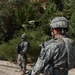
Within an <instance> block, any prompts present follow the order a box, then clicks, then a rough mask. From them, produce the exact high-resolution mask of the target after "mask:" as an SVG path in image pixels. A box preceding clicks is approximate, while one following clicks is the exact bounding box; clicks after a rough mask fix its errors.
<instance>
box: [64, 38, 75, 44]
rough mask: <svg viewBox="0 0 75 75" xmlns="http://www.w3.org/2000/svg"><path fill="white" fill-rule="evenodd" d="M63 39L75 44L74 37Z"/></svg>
mask: <svg viewBox="0 0 75 75" xmlns="http://www.w3.org/2000/svg"><path fill="white" fill-rule="evenodd" d="M65 40H68V41H69V42H70V43H71V44H75V41H74V39H70V38H65Z"/></svg>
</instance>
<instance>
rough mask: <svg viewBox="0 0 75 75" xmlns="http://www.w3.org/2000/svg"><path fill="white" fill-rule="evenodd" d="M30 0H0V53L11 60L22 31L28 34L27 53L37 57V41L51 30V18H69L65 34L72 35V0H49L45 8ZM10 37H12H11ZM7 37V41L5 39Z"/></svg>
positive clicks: (74, 3)
mask: <svg viewBox="0 0 75 75" xmlns="http://www.w3.org/2000/svg"><path fill="white" fill-rule="evenodd" d="M29 1H30V0H12V1H10V2H8V0H4V1H3V0H0V44H1V45H0V57H1V58H2V59H7V60H14V58H15V54H16V53H15V48H16V45H17V43H18V42H19V41H20V35H21V34H22V33H26V34H27V36H28V37H27V40H28V41H29V42H30V44H31V49H30V51H29V53H28V56H29V57H31V58H32V60H36V58H37V56H38V55H39V52H40V47H39V45H40V44H41V43H43V42H44V41H45V37H46V36H47V35H49V34H50V29H49V24H50V21H51V20H52V19H53V18H54V17H57V16H64V17H66V18H67V19H68V20H69V23H70V26H69V27H70V29H69V31H68V33H67V36H68V37H70V38H73V39H75V23H74V21H75V11H74V9H75V7H74V6H75V0H48V2H47V3H46V9H44V10H43V12H42V13H40V11H42V9H40V7H41V4H40V3H39V2H35V3H30V2H29ZM10 39H11V40H10ZM5 41H7V43H5Z"/></svg>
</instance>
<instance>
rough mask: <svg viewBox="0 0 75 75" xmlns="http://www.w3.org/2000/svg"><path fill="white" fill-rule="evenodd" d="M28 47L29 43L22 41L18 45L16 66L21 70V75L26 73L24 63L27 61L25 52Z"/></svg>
mask: <svg viewBox="0 0 75 75" xmlns="http://www.w3.org/2000/svg"><path fill="white" fill-rule="evenodd" d="M29 47H30V43H29V42H28V41H26V40H25V41H22V42H20V43H19V44H18V48H19V49H18V53H17V54H18V59H17V62H18V65H19V66H20V67H21V69H22V70H23V74H25V72H26V61H27V56H26V54H27V52H28V49H29Z"/></svg>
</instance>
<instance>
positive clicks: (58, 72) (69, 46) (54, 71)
mask: <svg viewBox="0 0 75 75" xmlns="http://www.w3.org/2000/svg"><path fill="white" fill-rule="evenodd" d="M50 28H51V36H52V39H51V40H49V41H46V42H44V43H43V44H42V46H41V52H40V55H39V57H38V59H37V62H36V64H35V65H34V67H33V68H32V70H31V72H30V73H29V75H39V74H40V73H41V72H42V73H43V75H68V70H69V69H71V68H73V66H74V64H75V48H74V46H73V42H72V41H71V39H69V38H67V37H65V33H66V32H67V31H68V28H69V23H68V20H67V19H66V18H65V17H56V18H54V19H53V20H52V21H51V24H50Z"/></svg>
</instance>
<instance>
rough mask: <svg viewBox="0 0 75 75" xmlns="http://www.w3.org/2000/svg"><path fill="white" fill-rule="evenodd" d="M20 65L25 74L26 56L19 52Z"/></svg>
mask: <svg viewBox="0 0 75 75" xmlns="http://www.w3.org/2000/svg"><path fill="white" fill-rule="evenodd" d="M17 62H18V65H19V66H20V68H21V69H22V70H23V74H25V72H26V56H24V55H21V54H18V60H17Z"/></svg>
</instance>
